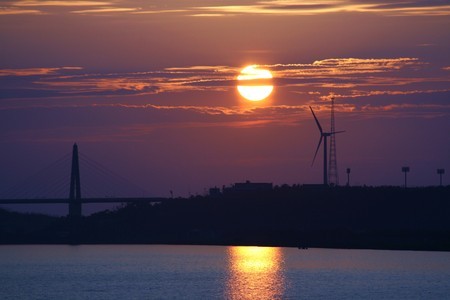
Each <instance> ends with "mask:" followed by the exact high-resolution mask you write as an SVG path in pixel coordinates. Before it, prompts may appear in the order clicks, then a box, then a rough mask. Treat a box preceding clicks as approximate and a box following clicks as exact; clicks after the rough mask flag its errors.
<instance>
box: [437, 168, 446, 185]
mask: <svg viewBox="0 0 450 300" xmlns="http://www.w3.org/2000/svg"><path fill="white" fill-rule="evenodd" d="M437 173H438V174H439V186H442V175H443V174H445V169H437Z"/></svg>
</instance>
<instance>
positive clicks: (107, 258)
mask: <svg viewBox="0 0 450 300" xmlns="http://www.w3.org/2000/svg"><path fill="white" fill-rule="evenodd" d="M449 297H450V253H447V252H412V251H379V250H376V251H375V250H336V249H309V250H298V249H295V248H265V247H222V246H165V245H101V246H63V245H61V246H39V245H38V246H36V245H33V246H31V245H30V246H0V299H311V298H321V299H330V298H333V299H350V298H352V299H355V298H356V299H367V298H371V299H449Z"/></svg>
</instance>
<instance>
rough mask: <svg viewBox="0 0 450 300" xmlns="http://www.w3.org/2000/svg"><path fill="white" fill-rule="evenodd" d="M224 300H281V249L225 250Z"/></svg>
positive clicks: (234, 248)
mask: <svg viewBox="0 0 450 300" xmlns="http://www.w3.org/2000/svg"><path fill="white" fill-rule="evenodd" d="M228 265H229V267H228V269H229V274H228V282H227V290H226V293H227V295H226V298H227V299H281V298H282V296H283V291H284V277H283V256H282V252H281V249H279V248H270V247H229V248H228Z"/></svg>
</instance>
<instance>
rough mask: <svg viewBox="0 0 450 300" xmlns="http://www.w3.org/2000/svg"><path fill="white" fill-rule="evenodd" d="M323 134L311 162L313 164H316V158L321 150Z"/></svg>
mask: <svg viewBox="0 0 450 300" xmlns="http://www.w3.org/2000/svg"><path fill="white" fill-rule="evenodd" d="M322 139H323V135H321V136H320V140H319V144H318V145H317V149H316V153H315V154H314V158H313V161H312V163H311V166H312V165H313V164H314V161H315V160H316V156H317V152H319V148H320V145H321V144H322Z"/></svg>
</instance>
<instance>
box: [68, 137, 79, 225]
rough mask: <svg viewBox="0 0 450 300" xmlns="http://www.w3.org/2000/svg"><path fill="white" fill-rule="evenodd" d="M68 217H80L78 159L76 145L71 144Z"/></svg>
mask: <svg viewBox="0 0 450 300" xmlns="http://www.w3.org/2000/svg"><path fill="white" fill-rule="evenodd" d="M69 200H70V201H69V217H72V218H80V217H81V184H80V164H79V161H78V146H77V144H76V143H75V144H73V150H72V169H71V172H70V194H69Z"/></svg>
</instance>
